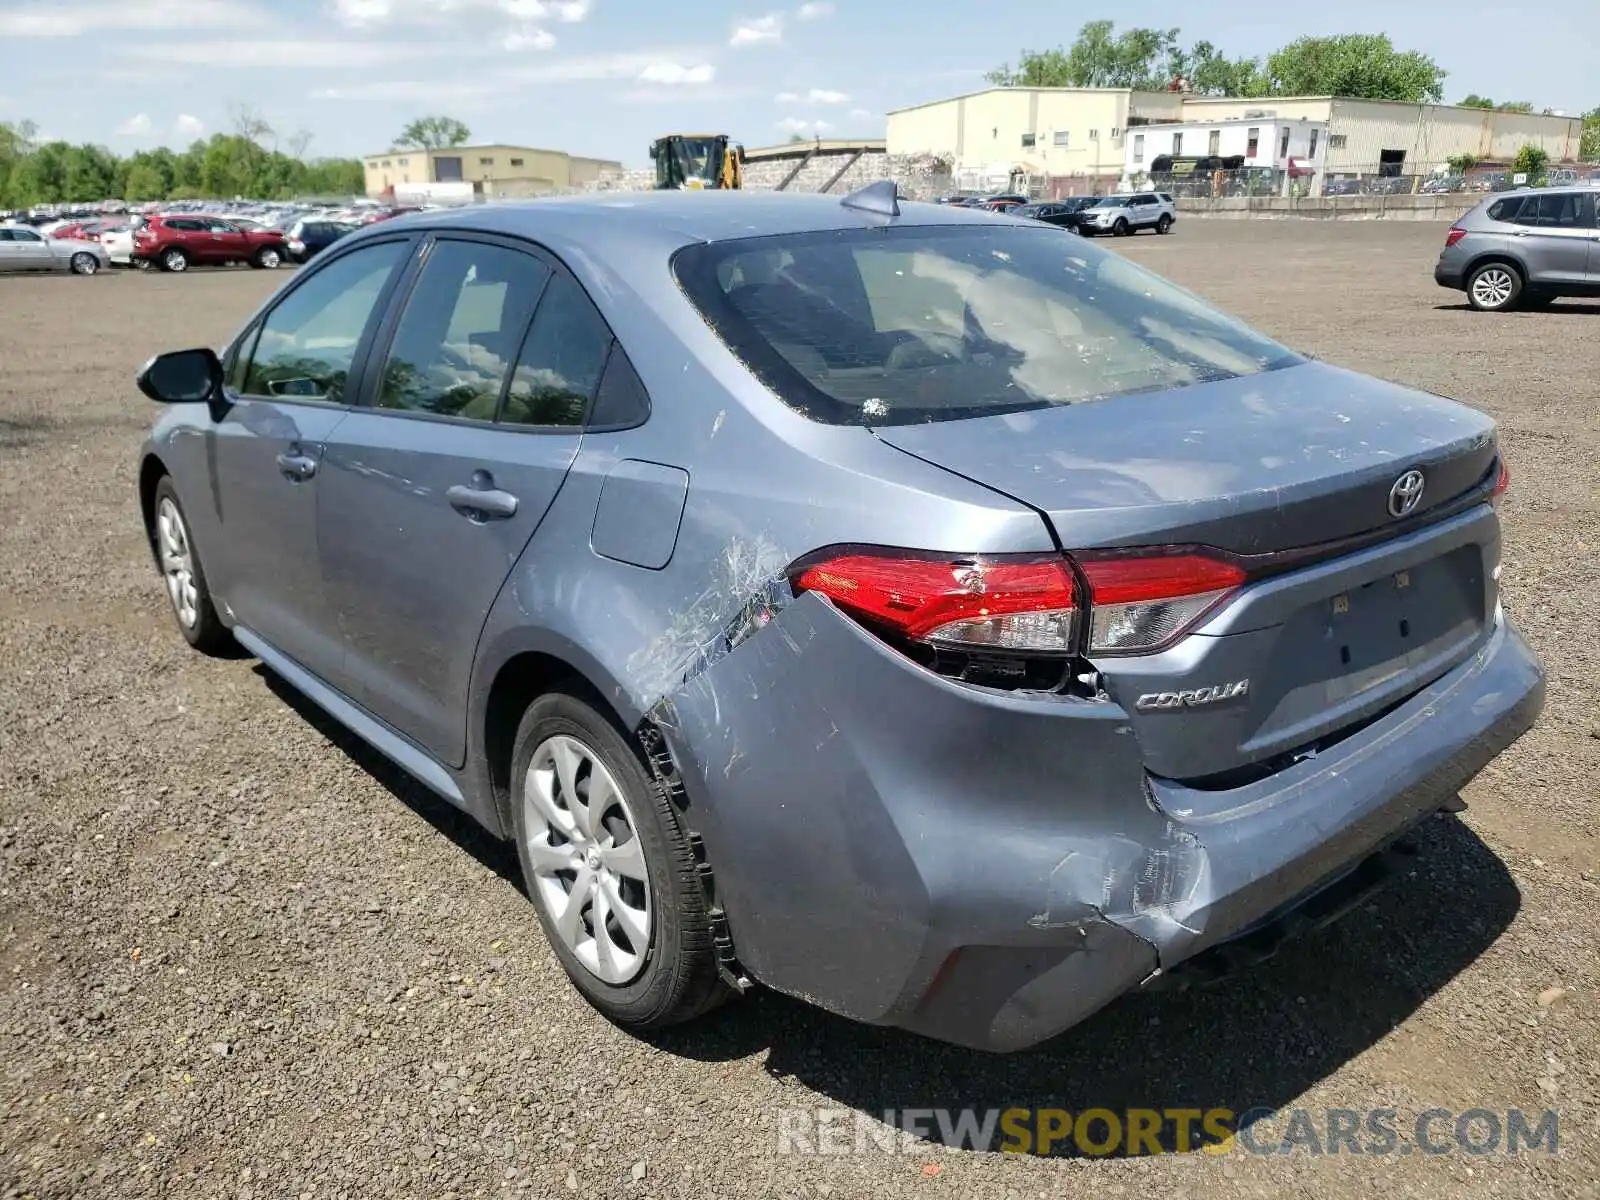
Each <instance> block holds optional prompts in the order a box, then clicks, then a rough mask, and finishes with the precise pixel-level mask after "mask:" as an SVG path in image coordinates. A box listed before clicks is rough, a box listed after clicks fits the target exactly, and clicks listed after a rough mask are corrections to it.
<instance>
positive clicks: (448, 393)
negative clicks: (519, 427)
mask: <svg viewBox="0 0 1600 1200" xmlns="http://www.w3.org/2000/svg"><path fill="white" fill-rule="evenodd" d="M549 277H550V268H549V267H547V266H545V265H544V263H542V262H540V261H539V260H538V259H537V258H534V257H533V256H532V255H530V254H524V253H523V252H522V251H520V250H512V249H509V248H507V247H505V246H496V245H491V244H489V243H486V242H462V241H450V240H444V241H440V242H439V243H438V244H437V245H435V246H434V248H433V250H432V252H431V253H430V254H429V255H428V260H427V262H426V264H425V265H424V266H423V268H422V274H421V275H420V276H419V277H418V279H417V282H416V286H415V287H414V288H412V290H411V296H410V298H409V299H408V300H407V301H406V308H405V312H404V313H403V314H402V315H401V318H400V325H399V327H398V328H397V329H396V330H395V334H394V340H393V342H392V343H391V345H390V347H389V357H388V361H387V362H386V363H385V364H384V368H383V376H382V381H381V383H380V384H379V388H378V397H377V401H376V403H377V406H378V407H379V408H394V409H400V410H402V411H405V412H419V413H432V414H433V415H435V416H446V417H466V418H469V419H472V420H479V421H492V420H494V418H495V411H496V409H497V408H498V407H499V403H500V392H501V389H502V388H503V387H504V386H505V381H506V376H507V374H509V372H510V370H511V364H512V363H513V362H514V361H516V357H517V346H518V345H519V344H520V343H521V340H522V335H523V332H524V331H525V330H526V329H527V328H528V318H529V317H530V316H531V315H532V314H533V306H534V305H535V304H536V303H537V302H538V300H539V293H540V292H541V291H542V290H543V288H544V285H545V281H546V280H547V279H548V278H549Z"/></svg>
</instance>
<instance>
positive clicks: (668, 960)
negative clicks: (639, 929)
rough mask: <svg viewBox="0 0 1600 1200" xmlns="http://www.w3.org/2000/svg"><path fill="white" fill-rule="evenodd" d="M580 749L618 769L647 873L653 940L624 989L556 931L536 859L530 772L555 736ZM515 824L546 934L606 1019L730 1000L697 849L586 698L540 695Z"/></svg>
mask: <svg viewBox="0 0 1600 1200" xmlns="http://www.w3.org/2000/svg"><path fill="white" fill-rule="evenodd" d="M558 736H565V737H570V738H573V739H575V740H576V741H578V742H580V743H582V744H583V746H584V748H585V749H586V750H587V751H589V752H590V753H592V754H593V755H594V756H595V758H596V759H598V761H600V762H601V763H602V764H603V765H604V766H605V768H606V769H607V770H608V771H609V772H610V773H611V777H612V779H613V780H615V781H616V784H617V787H618V789H619V790H620V791H621V792H622V794H623V797H624V798H625V800H626V802H627V806H628V815H629V816H630V817H631V819H632V824H633V826H634V832H635V835H636V836H637V837H638V839H639V843H640V847H641V849H642V850H643V852H644V860H645V868H646V872H647V873H648V875H649V890H650V901H651V910H652V912H653V914H654V922H653V929H652V931H651V942H650V946H649V948H648V950H647V951H646V954H645V962H644V964H643V966H642V967H641V968H640V969H639V971H638V973H637V974H636V975H635V976H634V977H633V978H632V979H631V980H629V981H627V982H625V983H621V984H611V983H607V982H606V981H604V980H603V979H601V978H600V977H599V976H598V975H596V974H594V973H592V972H591V971H590V970H589V968H588V967H586V966H585V965H584V964H583V963H582V962H581V961H580V960H579V959H578V957H577V955H576V954H575V953H573V951H572V949H571V948H569V947H568V946H567V944H566V942H565V941H564V940H563V939H562V937H561V935H560V933H558V932H557V930H556V928H555V922H554V915H553V914H552V913H550V912H549V911H548V910H547V908H546V906H545V901H544V899H543V894H542V892H541V890H540V885H539V881H538V879H537V878H536V876H535V873H534V870H533V865H532V861H531V858H530V855H529V850H528V846H529V833H530V814H529V812H528V807H529V806H528V803H527V801H526V789H527V781H528V773H529V772H528V768H529V765H530V764H531V763H532V761H533V757H534V753H535V751H536V750H537V749H538V748H539V747H540V746H541V745H542V744H543V743H544V742H545V741H547V740H548V739H550V738H552V737H558ZM511 812H512V827H513V830H514V832H515V837H516V843H517V860H518V862H520V863H521V864H522V876H523V880H524V883H525V884H526V888H527V892H528V895H529V897H530V898H532V900H533V907H534V911H535V912H536V913H537V914H538V917H539V924H540V925H541V926H542V927H543V928H544V933H545V938H546V940H547V941H548V942H549V943H550V947H551V949H552V950H554V951H555V954H556V957H557V958H558V959H559V960H560V961H561V965H562V967H563V969H564V970H565V971H566V973H567V978H568V979H570V980H571V981H572V983H573V986H575V987H576V988H577V989H578V991H579V992H580V993H582V995H583V997H584V999H586V1000H587V1001H588V1002H589V1003H590V1004H591V1005H593V1006H594V1007H595V1008H596V1009H598V1010H599V1011H600V1012H601V1013H602V1014H603V1015H604V1016H605V1017H606V1018H607V1019H609V1020H611V1021H613V1022H614V1023H616V1024H617V1025H620V1026H622V1027H623V1028H626V1029H632V1030H650V1029H660V1028H664V1027H666V1026H669V1025H676V1024H679V1023H680V1022H683V1021H687V1020H689V1019H691V1018H693V1017H697V1016H699V1015H700V1014H701V1013H704V1012H707V1011H709V1010H710V1009H712V1008H715V1007H716V1006H717V1005H718V1004H720V1003H721V1002H722V1001H723V1000H725V999H726V998H727V996H728V995H729V994H730V990H729V989H728V987H727V986H726V985H725V984H724V983H723V982H722V979H721V977H720V975H719V973H718V970H717V956H716V947H715V945H714V943H713V941H712V933H711V919H710V915H709V913H708V912H707V905H706V898H705V892H704V891H703V890H702V887H701V885H700V882H699V879H698V873H697V869H696V865H695V857H694V852H693V851H692V850H691V849H690V847H689V841H688V838H687V837H686V836H685V834H684V831H683V828H682V826H681V824H680V822H679V817H678V814H677V812H676V811H675V810H674V808H673V805H672V801H671V799H670V798H669V797H668V796H667V794H666V792H665V790H664V789H663V788H662V787H660V786H659V785H658V784H657V783H656V781H655V780H654V778H653V777H652V776H651V774H650V773H649V771H648V769H647V767H646V764H645V761H644V759H643V757H642V756H641V754H640V752H639V751H638V750H637V749H635V748H634V746H633V744H632V741H631V739H629V738H628V737H627V735H626V734H625V733H624V732H623V731H622V730H621V729H620V728H619V727H618V726H617V725H616V724H614V723H613V722H612V721H611V720H610V719H608V718H607V717H606V716H604V715H603V714H602V713H600V712H599V711H597V710H596V709H595V708H594V707H593V706H592V705H590V704H589V703H588V702H586V701H584V700H581V699H579V698H578V697H577V696H575V695H570V694H568V693H565V692H550V693H548V694H546V695H543V696H541V697H539V698H538V699H537V700H535V701H534V702H533V703H532V704H531V705H529V706H528V711H527V712H526V713H524V714H523V717H522V722H521V724H520V725H518V727H517V738H516V742H515V743H514V745H513V748H512V755H511Z"/></svg>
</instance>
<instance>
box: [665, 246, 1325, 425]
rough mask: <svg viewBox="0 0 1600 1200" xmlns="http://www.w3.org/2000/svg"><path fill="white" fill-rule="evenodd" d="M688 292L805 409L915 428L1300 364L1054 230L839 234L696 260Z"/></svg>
mask: <svg viewBox="0 0 1600 1200" xmlns="http://www.w3.org/2000/svg"><path fill="white" fill-rule="evenodd" d="M674 269H675V270H676V272H677V274H678V278H679V281H680V282H681V284H682V286H683V288H684V290H685V292H686V293H687V294H688V296H689V298H690V299H691V300H692V301H693V302H694V304H695V305H696V306H697V307H698V308H699V310H700V312H701V314H702V315H703V316H704V318H705V319H706V321H707V322H708V323H709V324H710V325H711V327H712V328H713V329H714V330H716V332H717V333H718V334H719V335H720V336H721V337H722V339H723V341H724V342H725V343H726V344H727V345H728V346H729V348H730V349H731V350H732V351H733V352H734V353H735V354H736V355H737V356H738V357H739V358H740V359H741V360H742V361H743V362H745V363H746V364H748V365H749V366H750V368H751V369H752V370H753V371H754V373H755V374H756V376H757V377H758V378H760V379H761V380H762V382H763V383H765V384H766V385H767V387H769V388H771V389H772V390H773V391H774V392H775V393H776V394H777V395H778V396H779V397H780V398H781V399H783V400H784V401H786V402H787V403H789V404H790V405H792V406H793V407H794V408H796V409H798V410H799V411H801V412H802V413H804V414H806V415H808V416H810V417H812V418H814V419H816V420H820V421H825V422H829V423H835V424H866V425H884V424H905V423H911V422H917V421H937V420H951V419H957V418H961V417H971V416H979V415H984V414H987V413H994V412H1008V411H1018V410H1023V409H1028V408H1037V407H1043V406H1046V405H1053V404H1074V403H1079V402H1081V401H1086V400H1098V399H1102V398H1105V397H1110V396H1117V395H1123V394H1127V393H1132V392H1144V391H1156V390H1161V389H1166V388H1177V387H1183V386H1186V385H1189V384H1195V383H1204V382H1210V381H1213V380H1219V379H1233V378H1237V377H1240V376H1246V375H1254V374H1258V373H1260V372H1263V371H1269V370H1274V369H1277V368H1279V367H1285V366H1290V365H1292V364H1294V363H1298V362H1300V361H1301V359H1300V358H1299V357H1298V356H1296V355H1295V354H1293V353H1292V352H1290V351H1289V350H1287V349H1285V348H1284V347H1282V346H1280V345H1278V344H1277V343H1276V342H1273V341H1271V340H1270V339H1268V338H1266V337H1263V336H1262V335H1261V334H1258V333H1256V332H1255V331H1254V330H1252V329H1250V328H1249V327H1248V326H1246V325H1244V324H1243V323H1241V322H1239V321H1236V320H1234V319H1233V318H1231V317H1228V316H1226V315H1224V314H1223V313H1221V312H1218V311H1217V310H1215V309H1213V308H1211V307H1210V306H1209V305H1207V304H1206V303H1204V302H1203V301H1201V300H1200V299H1198V298H1197V297H1195V296H1193V295H1191V294H1190V293H1188V292H1186V291H1184V290H1182V289H1181V288H1178V287H1176V286H1175V285H1173V284H1170V283H1167V282H1166V281H1165V280H1163V279H1160V278H1159V277H1157V276H1155V275H1153V274H1151V273H1149V272H1147V271H1144V270H1143V269H1141V268H1139V267H1136V266H1135V265H1133V264H1132V263H1131V262H1129V261H1128V260H1126V259H1125V258H1123V257H1122V256H1120V255H1117V254H1111V253H1108V252H1106V251H1103V250H1099V249H1096V248H1095V247H1092V246H1086V245H1083V244H1082V243H1080V242H1079V241H1078V240H1077V239H1070V238H1069V239H1062V238H1061V237H1060V236H1059V234H1058V233H1057V232H1056V231H1055V230H1053V229H1045V228H1040V227H1033V228H1029V227H1027V226H1022V225H1008V226H1005V227H1004V228H992V229H986V228H982V227H980V226H975V225H958V226H947V227H904V228H893V229H888V230H848V231H844V230H831V231H825V232H818V233H806V234H796V235H786V236H776V237H766V238H753V239H740V240H735V241H729V242H713V243H710V244H705V245H696V246H690V247H686V248H685V249H683V250H681V251H680V252H679V253H678V255H677V257H676V258H675V260H674Z"/></svg>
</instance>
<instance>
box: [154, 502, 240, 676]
mask: <svg viewBox="0 0 1600 1200" xmlns="http://www.w3.org/2000/svg"><path fill="white" fill-rule="evenodd" d="M150 541H151V545H152V546H153V547H154V549H155V552H156V561H157V563H158V564H159V565H160V567H161V578H162V582H163V583H165V584H166V588H167V600H168V601H169V602H170V603H171V605H172V615H173V616H174V617H176V618H177V620H178V630H179V632H181V633H182V634H183V636H184V640H186V641H187V642H188V643H189V644H190V645H191V646H193V647H194V648H195V649H196V650H198V651H200V653H202V654H212V655H215V654H221V653H223V652H225V651H226V650H228V649H229V648H230V645H231V643H232V641H233V635H232V634H230V633H229V632H228V629H227V626H225V625H224V624H223V623H222V619H221V618H220V617H218V616H217V609H216V605H214V604H213V603H212V602H211V589H210V587H208V586H207V584H206V572H205V568H204V567H202V566H201V565H200V552H199V551H198V550H197V549H195V544H194V539H193V538H192V537H191V536H190V534H189V521H188V518H186V517H185V516H184V513H183V505H182V503H181V502H180V501H179V500H178V489H177V488H176V487H174V486H173V483H172V477H171V476H170V475H167V476H163V477H162V479H161V482H160V483H158V484H156V494H155V519H154V521H153V523H152V526H151V529H150Z"/></svg>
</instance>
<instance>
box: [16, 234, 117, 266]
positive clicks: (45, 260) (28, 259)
mask: <svg viewBox="0 0 1600 1200" xmlns="http://www.w3.org/2000/svg"><path fill="white" fill-rule="evenodd" d="M109 265H110V264H109V263H108V262H107V261H106V257H105V251H104V250H103V249H101V247H100V246H99V245H98V244H96V243H95V242H86V241H77V240H74V239H72V238H53V237H47V236H45V235H44V234H42V233H40V232H39V231H38V230H36V229H30V228H28V227H27V226H25V225H0V271H71V272H72V273H73V274H74V275H93V274H95V273H97V272H98V271H99V270H100V269H101V268H102V267H105V266H109Z"/></svg>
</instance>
